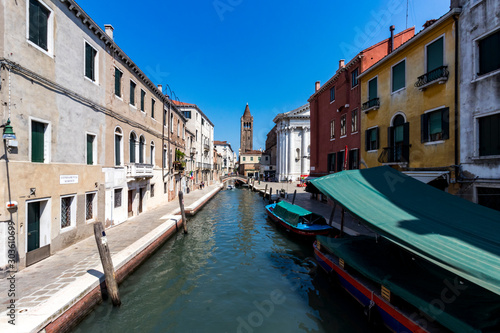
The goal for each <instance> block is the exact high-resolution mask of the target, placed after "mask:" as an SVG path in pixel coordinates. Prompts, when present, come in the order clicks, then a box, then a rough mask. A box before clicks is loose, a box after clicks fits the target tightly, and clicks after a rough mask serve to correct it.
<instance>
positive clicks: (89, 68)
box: [85, 43, 92, 79]
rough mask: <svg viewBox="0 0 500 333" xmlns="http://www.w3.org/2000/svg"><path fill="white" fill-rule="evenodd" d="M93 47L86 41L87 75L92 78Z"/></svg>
mask: <svg viewBox="0 0 500 333" xmlns="http://www.w3.org/2000/svg"><path fill="white" fill-rule="evenodd" d="M91 57H92V47H91V46H90V45H89V44H87V43H85V76H86V77H88V78H89V79H92V59H91Z"/></svg>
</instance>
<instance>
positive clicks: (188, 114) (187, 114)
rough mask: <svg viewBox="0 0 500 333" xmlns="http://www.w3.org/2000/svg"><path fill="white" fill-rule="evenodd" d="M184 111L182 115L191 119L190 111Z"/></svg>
mask: <svg viewBox="0 0 500 333" xmlns="http://www.w3.org/2000/svg"><path fill="white" fill-rule="evenodd" d="M183 113H184V117H186V118H187V119H191V111H183Z"/></svg>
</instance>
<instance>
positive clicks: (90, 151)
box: [87, 135, 94, 165]
mask: <svg viewBox="0 0 500 333" xmlns="http://www.w3.org/2000/svg"><path fill="white" fill-rule="evenodd" d="M93 143H94V137H93V136H92V135H87V164H88V165H92V164H94V156H93V153H94V150H93V146H94V145H93Z"/></svg>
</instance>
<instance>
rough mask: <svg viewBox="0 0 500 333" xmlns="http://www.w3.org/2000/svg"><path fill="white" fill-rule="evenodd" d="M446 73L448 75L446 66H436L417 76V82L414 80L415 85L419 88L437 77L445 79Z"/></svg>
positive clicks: (437, 78) (446, 77)
mask: <svg viewBox="0 0 500 333" xmlns="http://www.w3.org/2000/svg"><path fill="white" fill-rule="evenodd" d="M448 75H450V72H449V71H448V66H441V67H438V68H436V69H434V70H432V71H430V72H428V73H425V74H424V75H421V76H419V77H418V78H417V82H415V87H417V88H420V87H422V86H425V85H426V84H428V83H431V82H433V81H436V80H439V79H441V80H444V79H446V80H447V79H448Z"/></svg>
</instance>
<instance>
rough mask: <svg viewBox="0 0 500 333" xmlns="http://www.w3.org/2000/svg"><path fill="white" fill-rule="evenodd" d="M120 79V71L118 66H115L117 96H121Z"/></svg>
mask: <svg viewBox="0 0 500 333" xmlns="http://www.w3.org/2000/svg"><path fill="white" fill-rule="evenodd" d="M121 79H122V72H120V71H119V70H118V68H115V95H116V96H118V97H121V96H122V92H121V90H122V89H121Z"/></svg>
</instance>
